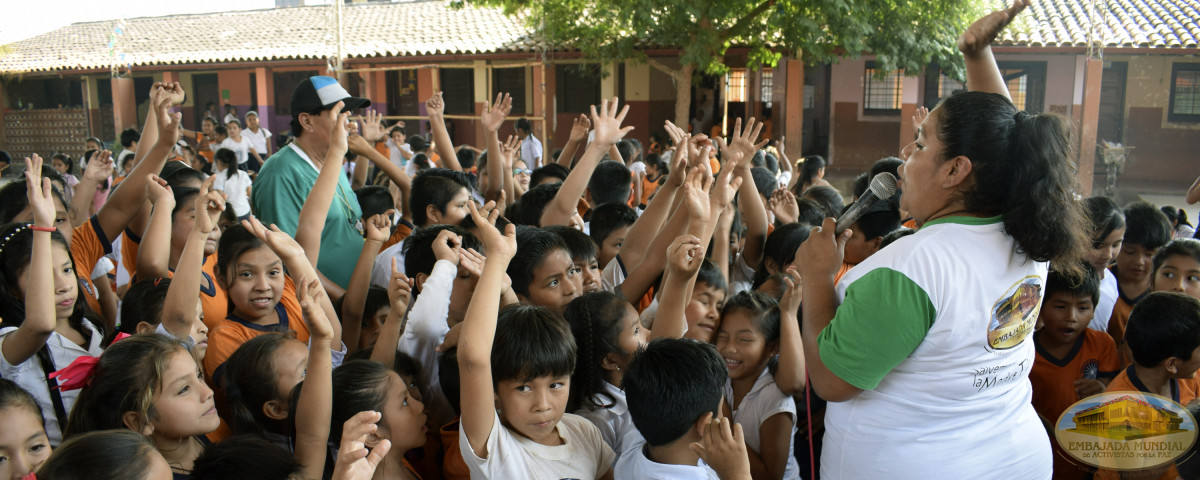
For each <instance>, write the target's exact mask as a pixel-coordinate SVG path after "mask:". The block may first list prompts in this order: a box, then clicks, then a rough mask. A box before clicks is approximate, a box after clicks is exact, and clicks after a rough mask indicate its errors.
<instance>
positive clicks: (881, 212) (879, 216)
mask: <svg viewBox="0 0 1200 480" xmlns="http://www.w3.org/2000/svg"><path fill="white" fill-rule="evenodd" d="M846 208H849V207H846ZM898 228H900V211H899V210H896V209H895V208H894V207H892V206H891V204H890V203H888V202H879V203H878V204H876V205H875V206H873V207H872V208H870V209H868V210H867V213H865V214H863V216H861V217H858V221H857V222H854V226H853V227H851V229H853V230H855V231H859V232H862V233H863V235H866V237H867V240H874V239H876V238H879V237H882V236H884V235H887V234H889V233H892V232H894V231H896V229H898Z"/></svg>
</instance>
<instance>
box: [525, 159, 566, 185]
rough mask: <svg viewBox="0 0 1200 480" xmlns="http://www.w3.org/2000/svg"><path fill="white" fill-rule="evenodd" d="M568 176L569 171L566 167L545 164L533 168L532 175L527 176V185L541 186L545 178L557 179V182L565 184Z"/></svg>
mask: <svg viewBox="0 0 1200 480" xmlns="http://www.w3.org/2000/svg"><path fill="white" fill-rule="evenodd" d="M570 174H571V171H570V170H568V169H567V167H564V166H562V165H559V164H557V163H547V164H545V165H542V166H540V167H538V168H535V169H534V170H533V173H531V174H529V185H531V186H537V185H541V184H542V182H543V181H545V180H546V179H547V178H557V179H558V181H559V182H565V181H567V175H570Z"/></svg>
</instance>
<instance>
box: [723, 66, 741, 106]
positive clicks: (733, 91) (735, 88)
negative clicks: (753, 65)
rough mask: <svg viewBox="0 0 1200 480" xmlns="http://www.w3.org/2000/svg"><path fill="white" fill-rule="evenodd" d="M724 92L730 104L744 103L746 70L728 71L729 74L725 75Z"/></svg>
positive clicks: (734, 69)
mask: <svg viewBox="0 0 1200 480" xmlns="http://www.w3.org/2000/svg"><path fill="white" fill-rule="evenodd" d="M725 91H726V92H727V94H728V95H729V101H730V102H733V103H736V102H745V101H746V69H744V68H731V69H729V73H727V74H726V75H725Z"/></svg>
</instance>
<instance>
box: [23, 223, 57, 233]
mask: <svg viewBox="0 0 1200 480" xmlns="http://www.w3.org/2000/svg"><path fill="white" fill-rule="evenodd" d="M29 229H30V230H33V231H35V232H57V231H58V229H57V228H55V227H39V226H37V225H30V226H29Z"/></svg>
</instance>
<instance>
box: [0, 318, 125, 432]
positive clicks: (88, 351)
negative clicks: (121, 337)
mask: <svg viewBox="0 0 1200 480" xmlns="http://www.w3.org/2000/svg"><path fill="white" fill-rule="evenodd" d="M79 301H83V299H82V298H80V299H79ZM83 326H84V328H86V329H88V331H90V332H91V333H92V339H91V341H89V342H88V346H87V348H83V347H81V346H79V345H77V344H75V342H72V341H71V340H69V339H67V337H64V336H62V335H59V334H58V332H54V333H51V334H50V338H48V339H46V346H47V347H49V349H50V360H51V361H52V362H53V363H54V365H53V366H52V367H51V368H54V369H55V370H61V369H63V368H66V367H67V365H70V364H71V362H73V361H75V359H76V358H79V357H82V356H93V357H98V356H100V353H102V352H103V351H104V349H102V348H100V340H101V337H102V335H100V332H99V331H98V330H96V327H94V326H92V324H91V322H89V321H87V320H84V321H83ZM15 331H17V327H5V328H2V329H0V348H3V345H4V342H5V341H7V340H8V338H9V334H11V333H12V332H15ZM49 373H50V372H46V371H43V370H42V364H41V362H39V361H38V357H37V355H36V354H35V355H34V356H32V357H29V359H27V360H25V361H24V362H22V363H20V364H18V365H13V364H10V363H8V359H7V358H4V355H0V377H3V378H7V379H9V380H12V381H13V382H15V383H16V384H17V385H20V386H21V388H23V389H25V391H26V392H29V394H30V395H33V399H34V400H36V401H37V404H38V408H41V409H42V416H43V417H45V419H46V437H48V438H49V439H50V445H53V446H55V447H57V446H58V444H60V443H62V440H63V436H62V423H65V422H66V421H67V419H65V418H61V419H60V418H58V416H57V415H55V413H54V401H53V400H51V399H50V387H49V386H48V385H47V384H46V375H47V374H49ZM60 395H62V403H63V408H64V409H66V411H67V413H68V414H70V412H71V408H72V407H74V406H75V400H76V399H78V398H79V390H70V391H66V392H60Z"/></svg>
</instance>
